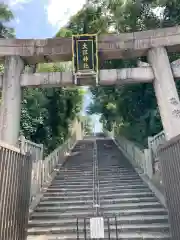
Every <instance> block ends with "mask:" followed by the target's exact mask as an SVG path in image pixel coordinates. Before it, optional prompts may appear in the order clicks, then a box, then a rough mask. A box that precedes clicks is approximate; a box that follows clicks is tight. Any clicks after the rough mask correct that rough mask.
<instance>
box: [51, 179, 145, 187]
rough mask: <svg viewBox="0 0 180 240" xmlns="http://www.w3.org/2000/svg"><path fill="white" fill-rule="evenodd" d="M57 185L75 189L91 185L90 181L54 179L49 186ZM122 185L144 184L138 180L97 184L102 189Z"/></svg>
mask: <svg viewBox="0 0 180 240" xmlns="http://www.w3.org/2000/svg"><path fill="white" fill-rule="evenodd" d="M54 184H55V185H59V186H65V185H66V186H73V187H76V186H84V185H85V186H89V185H90V184H92V180H91V181H89V182H84V181H78V182H77V181H73V182H70V181H69V182H68V181H61V180H56V179H54V180H53V181H52V183H51V185H54ZM124 184H126V185H127V184H144V183H143V182H142V180H140V179H138V180H134V181H131V180H121V181H116V182H108V181H100V182H99V185H100V186H101V187H104V186H111V185H114V186H118V185H124Z"/></svg>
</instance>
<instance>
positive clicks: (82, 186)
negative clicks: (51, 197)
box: [49, 182, 147, 190]
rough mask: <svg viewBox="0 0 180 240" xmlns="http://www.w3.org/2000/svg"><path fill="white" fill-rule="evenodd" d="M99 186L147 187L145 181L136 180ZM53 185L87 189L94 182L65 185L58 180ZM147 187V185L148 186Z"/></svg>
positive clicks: (69, 188)
mask: <svg viewBox="0 0 180 240" xmlns="http://www.w3.org/2000/svg"><path fill="white" fill-rule="evenodd" d="M99 186H100V187H103V189H104V188H125V187H128V188H131V187H132V188H134V187H138V186H139V187H142V186H143V187H145V186H146V184H144V183H134V182H132V183H124V184H120V183H116V184H114V183H110V184H107V183H106V184H103V185H102V184H99ZM53 187H55V188H56V187H59V188H66V189H67V190H71V189H73V190H74V189H77V188H82V189H87V188H90V187H92V182H91V183H84V184H81V185H79V184H77V185H67V184H66V185H64V184H59V183H56V182H53V183H52V184H51V185H50V186H49V188H53ZM146 187H147V186H146Z"/></svg>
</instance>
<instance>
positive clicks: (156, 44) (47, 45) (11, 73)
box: [0, 27, 180, 145]
mask: <svg viewBox="0 0 180 240" xmlns="http://www.w3.org/2000/svg"><path fill="white" fill-rule="evenodd" d="M71 46H72V39H71V38H55V39H45V40H32V39H1V40H0V58H1V59H2V60H3V59H5V71H4V75H1V76H0V87H1V88H2V106H1V122H0V136H1V137H0V138H1V139H2V140H3V141H5V142H8V143H9V144H12V145H15V144H16V143H17V139H18V136H19V126H20V110H21V87H25V86H26V87H53V86H56V87H58V86H67V85H72V84H74V76H73V73H72V72H59V73H58V72H56V73H24V74H22V72H23V69H24V66H25V65H26V64H36V63H42V62H55V61H70V60H72V47H71ZM97 46H98V49H97V50H98V54H99V60H100V61H101V62H102V61H104V60H107V59H120V58H121V59H125V58H132V57H139V56H147V58H148V62H149V65H148V64H144V65H145V66H144V65H143V66H139V67H137V68H126V69H111V70H101V71H99V84H100V85H114V84H115V85H121V84H132V83H142V82H152V83H153V84H154V89H155V93H156V97H157V102H158V106H159V109H160V114H161V119H162V123H163V127H164V130H165V133H166V138H167V139H168V140H169V139H171V138H172V137H174V136H176V135H178V134H179V133H180V128H177V127H176V126H180V101H179V97H178V94H177V90H176V86H175V82H174V78H179V77H180V67H179V64H178V65H177V64H176V63H178V61H176V62H175V63H172V64H170V63H169V59H168V55H167V51H169V52H173V51H176V52H179V51H180V27H172V28H164V29H156V30H149V31H144V32H134V33H124V34H120V35H115V34H109V35H102V36H99V37H98V45H97ZM166 49H167V50H166ZM140 65H142V64H140ZM173 76H174V77H173ZM82 83H83V85H86V84H92V82H91V83H89V82H88V81H85V80H83V79H82Z"/></svg>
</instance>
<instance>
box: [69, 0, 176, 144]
mask: <svg viewBox="0 0 180 240" xmlns="http://www.w3.org/2000/svg"><path fill="white" fill-rule="evenodd" d="M106 3H107V1H106V0H102V1H95V0H92V1H90V6H91V8H93V9H94V10H93V11H92V14H93V15H94V16H92V15H91V16H90V17H87V14H85V11H87V10H83V9H82V11H81V14H80V16H79V15H78V14H77V15H76V16H74V19H76V21H75V22H76V24H77V23H80V22H81V23H82V24H83V23H84V24H86V25H87V26H88V29H91V32H95V31H96V28H95V27H94V26H95V25H93V24H92V21H91V20H90V21H88V20H89V18H90V19H93V18H95V19H97V22H98V14H97V11H96V10H97V6H98V9H100V10H99V11H100V12H101V13H103V16H108V18H105V19H104V21H106V23H105V22H104V24H103V29H102V32H108V31H110V30H112V29H113V31H114V32H116V33H120V32H132V31H141V30H146V29H154V28H157V27H160V26H172V25H175V24H179V22H180V21H179V18H180V17H179V16H180V2H179V1H173V2H170V1H159V2H158V1H149V0H144V1H135V0H131V1H119V2H118V4H117V3H116V2H115V1H109V5H108V6H107V5H106ZM158 7H162V9H161V10H163V9H164V12H163V18H162V16H161V17H160V16H157V14H156V12H157V8H158ZM83 11H84V12H83ZM78 19H79V20H78ZM99 23H100V21H99ZM96 24H97V25H98V23H96ZM75 26H76V25H75ZM104 26H105V28H104ZM78 27H79V25H78V24H77V26H76V28H78ZM73 29H74V28H73ZM92 29H93V30H92ZM78 31H80V32H82V31H83V28H82V27H81V28H80V27H79V28H78ZM98 32H101V28H100V29H98ZM177 57H178V55H177V54H173V55H171V56H170V59H171V60H175V59H177ZM137 60H138V59H131V60H111V61H105V62H103V63H101V65H100V68H104V69H107V68H123V67H136V66H137ZM140 60H142V61H146V58H142V59H140ZM91 93H92V95H93V100H94V101H93V103H91V104H90V106H89V107H88V109H87V112H88V113H89V114H101V122H102V123H103V126H104V128H106V129H108V130H112V128H114V129H115V131H117V132H119V133H121V134H123V135H125V136H126V137H128V138H129V139H131V140H134V141H136V142H139V143H141V144H143V145H145V144H146V143H147V137H148V136H149V135H154V134H156V133H158V132H159V131H161V130H162V124H161V120H160V115H159V110H158V107H157V102H156V97H155V94H154V90H153V86H152V84H137V85H125V86H122V87H119V88H118V87H95V88H94V87H93V88H91Z"/></svg>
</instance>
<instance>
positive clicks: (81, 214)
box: [30, 208, 167, 219]
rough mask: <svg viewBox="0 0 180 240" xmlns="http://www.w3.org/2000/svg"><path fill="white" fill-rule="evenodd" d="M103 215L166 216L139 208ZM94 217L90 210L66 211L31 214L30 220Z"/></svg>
mask: <svg viewBox="0 0 180 240" xmlns="http://www.w3.org/2000/svg"><path fill="white" fill-rule="evenodd" d="M103 213H104V215H105V216H111V215H112V214H113V215H121V216H129V215H138V214H140V215H154V216H159V215H167V211H166V210H165V209H163V208H141V209H128V210H120V209H118V210H116V212H115V211H114V210H108V209H106V210H104V212H103ZM92 216H94V211H93V209H92V208H91V210H90V209H89V210H88V211H84V212H83V211H82V212H79V211H73V212H72V210H70V211H66V212H64V213H59V212H33V213H32V214H31V216H30V219H49V218H52V219H58V218H62V217H63V218H73V217H78V218H87V217H92Z"/></svg>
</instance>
